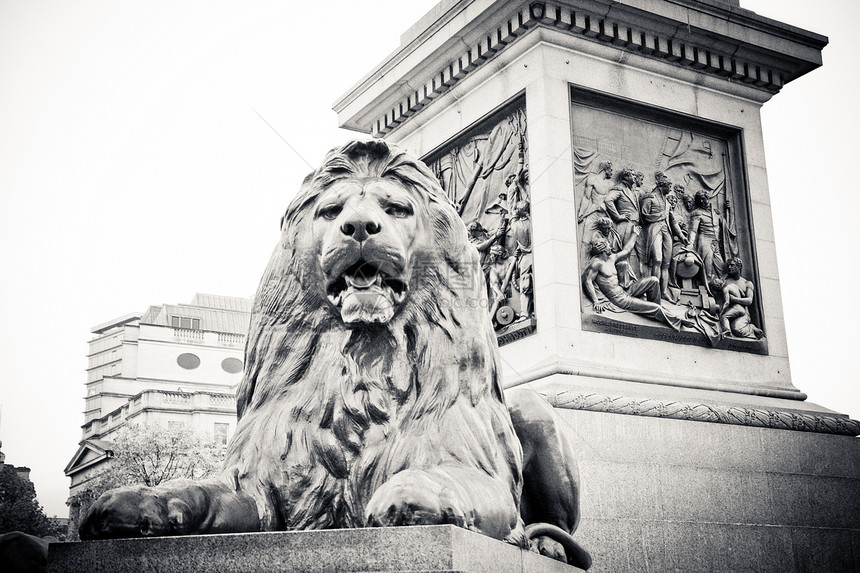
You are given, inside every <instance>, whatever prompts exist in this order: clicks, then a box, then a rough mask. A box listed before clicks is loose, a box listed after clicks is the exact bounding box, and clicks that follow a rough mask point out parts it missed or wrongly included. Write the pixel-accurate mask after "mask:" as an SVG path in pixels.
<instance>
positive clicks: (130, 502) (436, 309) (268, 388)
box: [81, 141, 579, 558]
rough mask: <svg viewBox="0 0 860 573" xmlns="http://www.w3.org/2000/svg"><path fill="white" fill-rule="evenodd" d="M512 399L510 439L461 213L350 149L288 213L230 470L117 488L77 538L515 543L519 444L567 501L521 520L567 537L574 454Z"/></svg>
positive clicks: (407, 170) (257, 306) (364, 148)
mask: <svg viewBox="0 0 860 573" xmlns="http://www.w3.org/2000/svg"><path fill="white" fill-rule="evenodd" d="M512 397H513V400H512V401H513V403H512V405H511V412H513V413H514V419H515V420H516V423H517V424H518V426H517V427H516V431H515V426H514V422H512V417H511V414H510V413H509V411H508V408H507V407H506V405H505V398H504V395H503V393H502V389H501V381H500V357H499V351H498V346H497V343H496V338H495V333H494V331H493V328H492V325H491V323H490V318H489V316H488V313H487V294H486V286H485V283H484V278H483V270H482V267H481V263H480V257H479V254H478V251H477V250H476V249H475V248H474V247H473V246H472V245H471V244H470V242H469V240H468V237H467V232H466V227H465V225H464V224H463V222H462V221H461V220H460V218H459V217H458V215H457V212H456V210H455V209H454V208H453V206H452V205H451V204H450V203H449V202H448V200H447V199H446V198H445V195H444V192H443V191H442V189H441V188H440V187H439V184H438V182H437V181H436V179H435V178H434V176H433V175H432V173H430V171H429V170H428V169H427V168H426V167H425V166H424V165H423V164H421V163H420V162H416V161H415V160H412V159H410V158H409V157H408V156H406V155H405V154H404V153H403V152H402V151H400V150H398V149H396V148H392V147H389V146H388V145H387V144H385V143H384V142H380V141H371V142H366V143H360V142H353V143H350V144H347V145H345V146H343V147H342V148H340V149H335V150H333V151H332V152H330V153H329V155H328V156H327V157H326V160H325V162H324V163H323V166H322V167H320V168H319V169H317V170H316V171H315V172H314V173H312V174H311V175H309V176H308V177H307V178H306V179H305V182H304V184H303V185H302V189H301V191H300V192H299V194H298V196H297V197H296V198H295V199H294V200H293V202H292V204H291V205H290V207H289V208H288V209H287V212H286V214H285V216H284V218H283V220H282V234H281V240H280V242H279V244H278V245H277V246H276V248H275V250H274V253H273V254H272V258H271V260H270V262H269V265H268V267H267V269H266V271H265V273H264V275H263V278H262V280H261V282H260V287H259V289H258V291H257V295H256V298H255V301H254V306H253V310H252V317H251V325H250V330H249V334H248V342H247V346H246V350H245V373H244V377H243V379H242V383H241V385H240V387H239V391H238V396H237V411H238V414H239V423H238V425H237V428H236V432H235V433H234V436H233V439H232V441H231V443H230V446H229V448H228V455H227V460H226V462H225V467H224V471H223V473H222V474H221V476H220V477H219V478H217V479H214V480H209V481H202V482H196V483H193V484H187V483H178V482H174V483H173V485H170V484H167V485H162V486H158V487H157V488H137V489H133V488H129V489H127V490H115V491H114V492H113V493H109V494H106V495H105V496H103V498H102V499H100V500H99V501H98V502H97V503H96V504H95V505H94V506H93V508H92V509H91V511H90V514H89V515H88V516H87V518H86V519H85V522H84V523H83V524H82V526H81V537H82V539H83V538H95V537H110V536H115V535H128V534H129V533H130V532H135V531H137V532H139V533H140V534H141V535H164V534H177V533H179V534H184V533H216V532H228V531H249V530H255V529H256V530H259V529H262V530H277V529H325V528H342V527H363V526H366V525H371V526H388V525H413V524H437V523H453V524H456V525H459V526H461V527H466V528H469V529H472V530H475V531H478V532H480V533H484V534H486V535H489V536H491V537H495V538H497V539H505V540H507V541H509V542H512V543H517V544H520V545H523V546H525V545H526V543H527V541H526V537H525V528H524V523H523V519H522V517H521V512H520V502H521V495H522V491H523V475H522V471H523V447H521V441H523V444H524V445H525V446H526V450H527V452H528V454H529V458H528V461H529V463H528V465H529V467H530V468H533V471H534V474H535V477H534V483H533V484H532V485H533V487H532V488H531V489H529V490H528V491H529V492H530V494H531V496H532V497H533V498H534V497H535V495H536V494H535V492H539V491H546V492H547V494H548V496H549V497H548V499H551V500H559V501H560V502H561V505H562V506H563V507H556V506H557V505H558V504H557V503H555V501H553V503H551V504H546V503H542V502H535V503H533V504H532V506H531V508H530V509H529V511H527V512H526V513H528V514H529V515H530V516H531V517H532V518H534V519H536V520H538V521H547V522H550V523H551V524H552V525H554V526H558V527H560V528H561V529H562V530H564V531H572V530H573V529H575V527H576V523H577V521H578V517H579V513H578V491H579V489H578V476H577V475H576V471H575V465H573V453H572V450H571V448H570V446H569V444H567V443H566V441H564V440H563V439H562V437H561V435H560V434H559V432H558V428H557V426H556V424H555V421H554V417H553V416H554V414H553V412H552V408H550V407H549V406H548V405H547V404H546V403H545V402H543V401H542V400H541V399H540V398H538V397H536V395H534V393H530V394H528V395H524V394H522V393H520V392H515V393H514V394H512ZM535 399H536V400H537V401H535ZM521 430H522V435H521V436H519V437H518V435H517V433H518V432H520V431H521ZM541 459H552V460H554V461H560V462H561V463H560V464H559V467H557V468H555V469H548V468H544V467H542V466H541ZM254 510H256V511H254ZM255 514H256V515H255ZM568 537H569V536H568ZM566 547H567V546H566ZM541 550H542V551H545V552H548V553H550V554H553V555H555V556H557V557H559V556H560V557H561V558H563V550H560V549H555V550H545V549H543V546H542V549H541ZM553 551H554V553H553ZM558 551H561V555H559V554H558Z"/></svg>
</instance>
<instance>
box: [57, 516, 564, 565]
mask: <svg viewBox="0 0 860 573" xmlns="http://www.w3.org/2000/svg"><path fill="white" fill-rule="evenodd" d="M48 571H49V572H50V573H102V572H105V573H108V572H109V573H126V572H129V573H131V572H134V573H143V572H147V571H152V572H158V573H194V572H201V573H203V572H206V573H228V572H236V573H240V572H242V573H256V572H265V573H281V572H283V573H286V572H293V571H295V572H313V571H374V572H379V573H381V572H384V571H450V572H455V571H456V572H464V573H466V572H469V573H479V572H488V573H489V572H492V573H525V572H536V571H541V572H544V571H545V572H548V573H552V572H557V573H563V572H567V573H571V572H574V571H579V569H576V568H574V567H570V566H568V565H565V564H563V563H559V562H558V561H553V560H551V559H548V558H546V557H542V556H541V555H538V554H536V553H532V552H529V551H524V550H522V549H520V548H518V547H514V546H513V545H509V544H507V543H504V542H501V541H497V540H495V539H491V538H489V537H486V536H483V535H480V534H477V533H474V532H471V531H467V530H465V529H460V528H458V527H454V526H452V525H435V526H416V527H389V528H367V529H336V530H325V531H288V532H267V533H245V534H229V535H193V536H187V537H151V538H146V539H115V540H104V541H82V542H78V543H55V544H52V545H51V546H50V549H49V553H48Z"/></svg>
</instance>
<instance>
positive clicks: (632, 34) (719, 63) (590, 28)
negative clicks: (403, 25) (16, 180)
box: [335, 0, 827, 137]
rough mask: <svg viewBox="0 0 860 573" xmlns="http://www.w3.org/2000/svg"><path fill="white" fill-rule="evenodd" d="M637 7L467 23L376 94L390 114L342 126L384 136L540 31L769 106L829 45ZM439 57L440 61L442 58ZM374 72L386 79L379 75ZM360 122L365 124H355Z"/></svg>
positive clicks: (756, 24)
mask: <svg viewBox="0 0 860 573" xmlns="http://www.w3.org/2000/svg"><path fill="white" fill-rule="evenodd" d="M641 3H642V2H637V1H635V0H628V1H627V2H612V3H605V2H603V1H602V0H560V1H558V2H526V3H522V4H520V5H518V6H517V7H515V8H514V9H513V10H512V11H509V12H508V14H507V16H504V17H502V18H501V19H499V18H495V19H491V20H490V19H482V21H481V22H477V21H473V22H472V24H473V25H476V26H480V29H472V30H466V29H464V30H461V31H459V32H457V35H456V36H454V38H453V39H455V40H456V45H457V46H459V49H458V50H456V51H453V50H450V47H449V48H448V49H447V52H448V55H447V57H443V56H442V54H440V53H438V51H437V54H436V55H435V56H434V57H432V58H428V59H427V60H426V61H427V62H430V61H433V62H436V64H435V66H434V67H435V70H434V71H430V70H431V69H433V68H429V69H421V67H420V66H419V67H416V68H414V69H413V70H411V71H409V72H407V73H405V74H404V73H401V74H400V76H401V77H399V78H397V79H396V80H395V81H393V82H392V83H390V84H389V85H388V86H387V87H385V86H382V88H383V90H384V91H383V92H382V93H381V94H380V96H379V97H377V98H376V99H375V102H376V104H375V105H379V104H380V103H381V104H383V105H385V107H387V108H388V109H387V110H386V111H385V112H384V113H382V115H377V116H376V117H375V119H372V120H369V121H368V119H366V118H367V113H368V112H370V113H374V112H372V111H371V110H370V109H369V108H368V109H365V110H363V111H359V110H355V111H354V112H353V113H352V114H351V115H352V116H353V117H351V118H345V119H342V120H341V124H342V125H343V126H346V127H349V128H351V129H358V130H360V131H369V132H370V133H371V134H372V135H373V136H375V137H382V136H385V135H386V134H388V133H390V132H391V131H393V130H395V129H396V128H397V127H398V126H400V125H402V124H404V123H406V122H408V121H409V119H410V118H411V117H413V116H414V115H416V114H418V113H419V112H421V111H422V110H423V109H424V108H425V107H427V106H429V105H430V104H431V103H432V100H434V99H435V98H437V97H439V96H440V95H442V94H444V93H445V92H447V91H449V90H450V89H451V87H452V86H453V85H455V84H456V83H458V82H460V81H462V80H463V79H464V78H465V77H466V76H468V75H469V74H471V73H472V72H474V71H475V70H477V69H478V68H480V67H482V66H484V65H485V64H486V63H487V62H489V61H491V60H493V59H494V58H495V57H496V56H497V55H498V54H499V53H501V52H502V51H504V50H506V49H507V48H509V47H510V46H511V45H512V44H514V43H515V42H517V41H518V40H520V39H521V38H523V37H524V36H526V35H527V34H528V33H529V32H530V31H531V30H533V29H535V28H538V27H545V28H550V29H553V30H556V31H561V32H562V33H565V34H567V35H570V36H572V37H575V38H579V39H581V40H585V41H588V42H595V43H598V44H604V45H607V46H613V47H615V48H616V49H618V50H619V51H621V52H631V53H636V54H638V55H641V56H644V57H646V58H648V59H653V60H659V61H662V62H665V63H669V64H670V65H675V66H678V67H683V68H687V69H688V70H694V71H695V72H697V73H699V74H703V75H706V76H710V77H711V78H717V79H720V80H722V81H724V82H726V83H733V82H734V83H742V84H744V85H746V86H749V87H751V88H753V89H757V90H760V91H762V92H764V94H765V95H766V97H767V98H769V97H770V96H771V95H773V94H775V93H777V92H779V90H780V89H781V88H782V86H783V85H784V84H785V83H787V82H789V81H791V80H793V79H795V78H797V77H799V76H800V75H802V74H804V73H806V72H808V71H810V70H812V69H814V68H815V67H817V66H818V65H820V50H821V48H822V47H823V46H824V45H826V43H827V39H826V38H824V37H823V36H819V35H817V34H813V33H811V32H806V31H804V30H800V29H799V28H793V27H790V26H785V25H782V24H780V23H778V22H775V21H772V20H769V19H766V18H762V17H760V16H757V15H756V14H754V13H753V12H750V11H748V10H743V9H740V8H732V7H730V6H728V5H727V6H726V7H725V8H721V7H717V6H710V5H707V4H703V3H700V2H691V1H690V0H683V1H681V0H674V1H673V2H670V4H672V5H675V6H679V7H680V8H681V10H688V11H689V13H688V12H684V13H685V14H688V15H687V21H686V22H681V21H679V20H678V19H677V15H676V18H675V19H671V18H670V17H668V16H667V15H660V14H654V13H649V12H646V11H644V10H642V9H641V8H639V7H637V4H641ZM497 6H498V3H497ZM643 6H644V4H643ZM498 7H501V6H498ZM455 13H456V11H455V10H450V11H449V14H455ZM667 14H668V12H667ZM690 14H692V15H693V16H695V18H693V19H692V21H693V22H695V23H701V25H703V26H704V25H711V26H714V27H716V24H715V23H717V24H724V25H725V30H724V32H725V34H729V33H730V30H731V33H732V34H735V33H737V30H734V29H733V28H732V27H738V28H740V29H743V30H747V31H750V33H753V32H755V33H759V34H764V35H768V37H778V38H781V39H783V40H784V41H785V42H789V43H791V45H792V46H796V47H798V50H799V52H798V54H802V55H801V56H798V55H786V54H781V53H778V52H777V51H775V50H773V49H769V48H767V47H763V46H761V45H756V44H753V43H752V42H751V41H747V40H746V39H736V38H733V37H730V36H728V35H723V34H721V33H719V32H717V31H714V30H708V29H704V28H698V27H696V26H695V23H691V16H690ZM434 26H435V27H434V29H437V28H439V27H441V24H439V23H438V22H437V23H436V24H435V25H434ZM422 37H423V36H422ZM470 39H472V40H471V41H470ZM440 50H441V51H442V52H443V53H444V52H445V51H446V50H444V49H442V48H440ZM405 53H406V50H399V51H398V52H396V53H395V55H394V56H393V59H389V60H388V61H386V62H385V63H383V64H382V65H381V66H380V68H377V70H376V71H375V72H373V73H371V74H369V75H368V76H366V77H365V79H364V80H363V81H362V82H360V84H359V85H358V86H356V88H354V89H353V90H351V91H350V92H349V95H347V96H344V97H343V98H341V99H340V100H338V102H337V103H336V104H335V110H336V111H337V112H338V113H341V112H343V111H344V110H345V109H346V108H347V107H348V106H349V105H350V104H351V103H352V102H353V101H355V98H357V97H358V94H360V93H362V92H364V91H366V90H369V89H371V87H372V86H373V85H374V83H375V82H380V81H383V78H384V77H386V76H389V74H390V72H393V71H394V68H396V66H397V64H398V62H399V61H402V58H405V57H406V56H405ZM440 58H441V59H442V61H446V63H444V64H442V65H441V66H439V64H438V62H439V61H440ZM431 65H432V64H431ZM380 70H386V71H387V72H386V73H379V72H380ZM389 81H390V80H389ZM389 106H390V107H389ZM376 113H377V114H378V113H379V112H378V111H377V112H376ZM359 115H363V116H364V117H365V119H357V118H358V116H359ZM371 117H372V116H371ZM367 123H369V125H368V124H367ZM362 124H363V125H362Z"/></svg>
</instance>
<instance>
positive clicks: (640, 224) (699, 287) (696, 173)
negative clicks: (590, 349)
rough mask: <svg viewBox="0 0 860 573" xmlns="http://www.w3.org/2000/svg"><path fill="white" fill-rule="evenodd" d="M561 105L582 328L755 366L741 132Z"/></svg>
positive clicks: (756, 306) (587, 99)
mask: <svg viewBox="0 0 860 573" xmlns="http://www.w3.org/2000/svg"><path fill="white" fill-rule="evenodd" d="M572 96H573V98H572V104H571V121H572V130H573V135H572V136H573V149H572V155H573V163H574V195H575V204H576V214H575V215H576V224H577V239H578V258H579V261H578V262H579V268H580V271H581V279H582V299H581V309H582V317H583V328H584V329H586V330H591V331H599V332H607V333H612V334H620V335H625V336H637V337H642V338H650V339H658V340H667V341H672V342H681V343H687V344H697V345H705V346H711V347H715V348H723V349H730V350H741V351H746V352H755V353H760V354H766V353H767V342H766V338H765V334H764V331H763V328H764V325H763V324H762V320H761V317H762V312H761V306H760V300H759V290H758V288H757V286H756V283H757V282H758V281H757V277H756V275H757V272H756V260H755V253H754V245H753V240H752V238H753V232H752V224H751V222H750V216H749V210H750V209H749V202H748V197H747V192H746V179H745V177H744V172H743V169H742V165H743V156H742V140H741V133H740V131H739V130H735V129H732V128H729V127H726V126H721V125H714V124H710V123H706V122H704V121H701V120H697V119H695V118H688V117H684V116H679V115H677V114H672V113H669V112H665V111H662V110H654V109H650V108H647V107H644V106H640V105H637V104H632V103H629V102H623V101H620V100H616V99H614V98H609V97H603V96H599V95H596V94H592V93H588V92H580V91H578V90H573V91H572Z"/></svg>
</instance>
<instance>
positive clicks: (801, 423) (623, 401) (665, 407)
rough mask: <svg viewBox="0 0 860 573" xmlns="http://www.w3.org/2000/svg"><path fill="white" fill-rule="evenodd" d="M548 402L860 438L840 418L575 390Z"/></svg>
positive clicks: (854, 426)
mask: <svg viewBox="0 0 860 573" xmlns="http://www.w3.org/2000/svg"><path fill="white" fill-rule="evenodd" d="M547 399H548V400H549V402H550V403H551V404H552V405H553V406H554V407H556V408H562V409H568V410H585V411H590V412H605V413H612V414H627V415H632V416H647V417H651V418H669V419H673V420H691V421H696V422H714V423H718V424H733V425H738V426H753V427H757V428H771V429H778V430H795V431H800V432H818V433H824V434H838V435H842V436H857V435H860V421H857V420H852V419H850V418H847V417H840V416H829V415H813V414H805V413H800V412H783V411H776V410H761V409H758V408H743V407H738V406H723V405H709V404H702V403H697V402H676V401H665V400H657V399H652V398H645V399H641V398H631V397H629V396H610V395H606V394H597V393H580V392H573V391H566V392H559V393H558V394H553V395H550V396H547Z"/></svg>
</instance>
